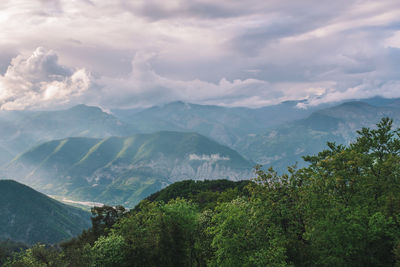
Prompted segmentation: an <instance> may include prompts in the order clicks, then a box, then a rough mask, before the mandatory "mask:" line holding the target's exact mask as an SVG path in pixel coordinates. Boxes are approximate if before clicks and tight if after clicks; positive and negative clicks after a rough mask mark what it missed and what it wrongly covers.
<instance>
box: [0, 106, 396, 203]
mask: <svg viewBox="0 0 400 267" xmlns="http://www.w3.org/2000/svg"><path fill="white" fill-rule="evenodd" d="M299 104H303V102H302V101H288V102H284V103H281V104H279V105H275V106H269V107H263V108H257V109H250V108H228V107H219V106H207V105H196V104H190V103H184V102H172V103H169V104H166V105H163V106H156V107H151V108H147V109H131V110H111V111H110V112H105V111H103V110H102V109H100V108H98V107H89V106H85V105H78V106H75V107H72V108H70V109H67V110H58V111H1V112H0V132H1V133H2V135H0V163H2V165H3V167H2V168H1V172H0V174H1V175H2V177H4V178H9V179H15V180H18V181H21V182H23V183H26V184H27V185H29V186H32V187H34V188H35V189H37V190H39V191H40V192H44V193H46V194H52V195H56V196H62V197H66V198H71V199H73V200H79V201H96V202H101V203H107V204H110V205H116V204H123V205H125V206H129V207H132V206H133V205H135V204H136V203H137V202H138V201H140V200H141V199H143V198H144V197H146V196H148V195H149V194H151V193H154V192H156V191H157V190H159V189H161V188H163V187H165V186H166V185H168V184H171V183H173V182H175V181H180V180H184V179H195V180H201V179H221V178H228V179H230V180H239V179H248V178H251V177H252V176H253V174H252V167H253V166H254V165H255V164H256V163H259V164H263V165H265V166H266V167H269V166H273V167H274V168H275V169H276V170H278V171H279V172H283V171H284V170H285V168H286V167H287V166H288V165H292V164H294V163H296V162H298V165H299V166H304V164H305V163H304V162H303V161H302V156H305V155H310V154H314V153H317V152H318V151H321V150H322V149H324V148H325V147H326V142H327V141H334V142H337V143H344V144H347V143H349V142H350V141H351V140H353V139H354V138H355V137H356V135H355V132H356V131H357V130H359V129H361V128H362V127H374V125H375V124H376V123H377V122H378V121H379V120H380V119H381V118H382V117H384V116H389V117H391V118H393V119H394V120H395V125H399V123H398V118H400V100H399V99H384V98H371V99H365V100H362V101H350V102H345V103H341V104H338V105H333V104H326V105H320V106H315V107H308V108H307V109H304V108H299ZM17 154H18V156H16V155H17Z"/></svg>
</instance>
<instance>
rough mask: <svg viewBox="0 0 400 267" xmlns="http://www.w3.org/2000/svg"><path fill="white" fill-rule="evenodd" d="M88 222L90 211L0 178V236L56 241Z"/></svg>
mask: <svg viewBox="0 0 400 267" xmlns="http://www.w3.org/2000/svg"><path fill="white" fill-rule="evenodd" d="M89 226H90V214H89V213H88V212H85V211H83V210H80V209H78V208H74V207H70V206H67V205H65V204H62V203H60V202H58V201H56V200H54V199H52V198H49V197H47V196H46V195H43V194H42V193H39V192H37V191H35V190H33V189H32V188H30V187H28V186H26V185H23V184H20V183H17V182H15V181H12V180H0V240H4V239H12V240H15V241H22V242H24V243H27V244H34V243H37V242H41V243H56V242H60V241H62V240H66V239H70V238H72V237H73V236H76V235H78V234H80V233H81V232H82V231H83V230H84V229H87V228H89Z"/></svg>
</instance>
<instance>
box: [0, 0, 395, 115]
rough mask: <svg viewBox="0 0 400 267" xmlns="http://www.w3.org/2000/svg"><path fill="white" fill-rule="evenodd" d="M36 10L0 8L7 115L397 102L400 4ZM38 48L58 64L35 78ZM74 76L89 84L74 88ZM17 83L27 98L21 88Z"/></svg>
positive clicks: (46, 3)
mask: <svg viewBox="0 0 400 267" xmlns="http://www.w3.org/2000/svg"><path fill="white" fill-rule="evenodd" d="M37 3H39V4H35V2H33V1H29V0H19V1H11V0H5V1H1V3H0V48H2V56H0V70H1V73H4V74H3V75H2V76H1V77H0V80H1V83H0V85H1V87H0V94H2V95H3V98H1V99H2V100H1V101H3V102H2V103H3V108H4V107H5V105H6V103H13V102H15V103H14V104H13V105H11V104H7V106H8V107H7V108H10V107H13V108H37V107H40V108H43V107H48V106H51V103H53V102H54V103H58V104H60V103H71V104H72V103H75V102H85V103H90V104H100V105H102V106H104V107H107V108H112V107H121V106H124V107H129V106H139V105H151V104H159V103H164V102H168V101H173V100H185V101H189V102H196V103H208V104H222V105H228V106H260V105H266V104H271V103H276V102H279V101H282V100H287V99H300V98H309V103H310V104H317V103H319V102H321V101H322V102H324V101H325V102H326V101H334V100H341V99H346V98H354V97H366V96H373V95H384V96H398V93H397V92H398V81H399V80H400V78H399V77H400V76H399V71H398V69H399V60H400V53H399V49H400V3H397V2H396V1H391V0H382V1H373V0H361V1H358V0H357V1H356V0H354V1H344V0H338V1H317V0H302V1H282V0H279V1H278V0H270V1H262V0H249V1H228V0H221V1H211V0H191V1H183V0H171V1H161V0H147V1H144V0H139V1H123V0H120V1H106V0H91V1H89V0H80V1H69V0H38V1H37ZM40 46H44V47H47V48H49V49H52V50H54V51H57V54H55V52H51V53H50V52H48V51H47V52H43V54H44V55H46V56H44V58H42V59H41V60H43V61H40V64H39V66H40V67H37V68H33V70H32V71H31V70H30V69H29V68H28V67H27V66H32V65H31V64H28V63H27V62H28V59H29V58H30V57H31V56H28V55H29V54H31V53H32V51H35V50H36V48H37V47H40ZM3 48H4V49H3ZM22 55H25V56H22ZM11 58H15V59H14V60H13V62H12V63H10V59H11ZM17 59H18V60H19V61H18V60H17ZM10 64H11V65H10ZM9 65H10V67H9V68H8V71H7V73H6V72H5V70H6V68H7V66H9ZM65 66H70V67H65ZM86 70H87V71H86ZM89 72H90V73H91V75H89V74H88V73H89ZM76 73H81V75H82V76H80V77H81V78H80V80H81V81H83V80H84V81H85V82H84V83H83V84H84V85H82V86H81V85H80V86H78V87H76V86H75V85H76V84H77V83H76V82H72V77H75V76H74V75H75V74H76ZM12 75H14V76H16V77H19V78H18V79H15V80H12V79H11V78H10V77H11V76H12ZM17 81H18V82H20V87H21V88H22V87H24V86H25V87H26V88H25V87H24V88H25V89H23V90H22V89H18V90H17V89H15V88H17ZM54 83H58V84H59V85H60V84H63V85H62V86H61V85H60V86H61V87H62V88H64V89H62V90H61V89H60V91H59V92H63V93H59V94H56V95H57V97H50V98H48V99H46V100H44V94H43V90H44V89H40V88H45V87H41V86H45V85H48V84H54ZM21 84H22V85H21ZM61 87H60V88H61ZM71 88H75V89H71ZM41 90H42V91H41ZM12 92H14V93H12ZM67 92H69V93H67ZM31 93H32V94H34V95H35V97H33V99H36V100H35V101H28V102H29V104H27V105H23V104H22V102H23V101H22V99H25V98H24V97H22V96H24V95H25V96H28V95H30V94H31ZM47 94H50V93H47ZM4 95H7V97H8V98H5V97H4ZM4 99H9V100H7V101H8V102H7V101H6V100H4ZM12 99H16V100H15V101H14V100H13V101H11V100H12ZM18 99H19V100H18ZM10 101H11V102H10ZM24 101H25V100H24ZM18 103H19V104H18Z"/></svg>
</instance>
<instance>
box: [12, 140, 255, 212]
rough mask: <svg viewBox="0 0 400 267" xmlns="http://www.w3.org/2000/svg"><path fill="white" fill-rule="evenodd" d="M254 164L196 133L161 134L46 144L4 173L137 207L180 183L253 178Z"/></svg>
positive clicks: (55, 190) (49, 188)
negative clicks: (150, 196)
mask: <svg viewBox="0 0 400 267" xmlns="http://www.w3.org/2000/svg"><path fill="white" fill-rule="evenodd" d="M253 166H254V163H252V162H250V161H247V160H246V159H244V158H243V157H242V156H241V155H240V154H239V153H237V152H236V151H234V150H232V149H230V148H228V147H226V146H223V145H220V144H218V143H216V142H215V141H212V140H210V139H208V138H206V137H204V136H202V135H199V134H197V133H180V132H158V133H154V134H136V135H133V136H130V137H109V138H105V139H97V138H83V137H74V138H66V139H61V140H54V141H50V142H46V143H44V144H41V145H39V146H37V147H35V148H33V149H30V150H29V151H27V152H26V153H24V154H22V155H20V156H19V157H17V158H16V159H15V160H14V161H13V162H11V163H10V164H9V165H8V166H7V167H6V168H5V170H4V175H5V176H6V177H9V178H14V179H18V180H19V181H22V182H24V183H26V184H28V185H31V186H33V187H34V188H37V189H40V190H41V191H42V192H45V193H48V194H53V195H62V196H69V197H73V198H75V199H78V200H84V201H98V202H102V203H108V204H113V205H115V204H124V205H128V206H132V205H134V204H136V203H137V202H138V201H139V200H141V199H142V198H144V197H146V196H147V195H149V194H151V193H153V192H155V191H157V190H159V189H161V188H162V187H164V186H165V185H167V184H170V183H173V182H175V181H180V180H184V179H195V180H196V179H230V180H241V179H249V178H251V176H252V167H253Z"/></svg>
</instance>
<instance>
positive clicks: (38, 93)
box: [0, 47, 91, 109]
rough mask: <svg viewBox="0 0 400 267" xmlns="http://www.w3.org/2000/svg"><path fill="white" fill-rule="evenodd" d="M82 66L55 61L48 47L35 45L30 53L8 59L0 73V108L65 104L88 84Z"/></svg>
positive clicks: (85, 89)
mask: <svg viewBox="0 0 400 267" xmlns="http://www.w3.org/2000/svg"><path fill="white" fill-rule="evenodd" d="M90 84H91V81H90V76H89V74H88V73H87V72H86V70H84V69H77V70H74V69H71V68H68V67H65V66H62V65H60V64H59V63H58V56H57V54H56V53H55V52H54V51H52V50H46V49H44V48H42V47H39V48H37V49H36V50H35V51H34V52H33V54H32V55H30V56H29V57H24V56H22V55H18V56H17V57H15V58H14V59H12V61H11V64H10V65H9V67H8V69H7V71H6V73H5V74H4V75H0V108H1V109H28V108H47V107H55V106H57V105H62V104H67V103H69V102H71V101H72V100H73V99H74V98H77V97H79V96H81V95H82V94H83V93H84V92H85V91H87V90H88V89H89V87H90Z"/></svg>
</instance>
